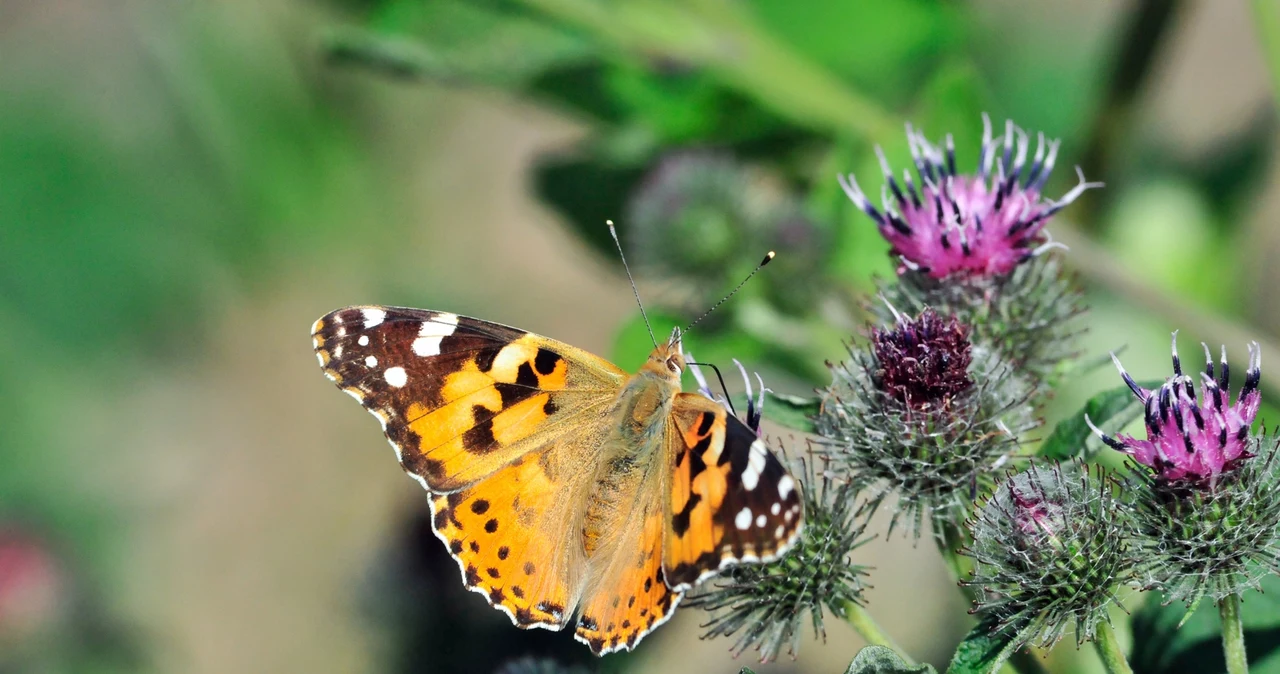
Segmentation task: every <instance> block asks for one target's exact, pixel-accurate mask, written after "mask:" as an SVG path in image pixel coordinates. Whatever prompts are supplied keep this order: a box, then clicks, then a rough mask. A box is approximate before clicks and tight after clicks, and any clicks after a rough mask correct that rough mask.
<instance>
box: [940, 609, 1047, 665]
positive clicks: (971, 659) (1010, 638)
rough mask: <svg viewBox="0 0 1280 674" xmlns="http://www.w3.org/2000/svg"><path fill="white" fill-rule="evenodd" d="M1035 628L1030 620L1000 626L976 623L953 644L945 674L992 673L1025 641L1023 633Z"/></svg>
mask: <svg viewBox="0 0 1280 674" xmlns="http://www.w3.org/2000/svg"><path fill="white" fill-rule="evenodd" d="M1034 629H1035V627H1034V626H1033V625H1031V624H1030V623H1029V622H1028V623H1024V624H1009V625H1006V626H1004V627H1003V628H1000V629H997V628H995V627H993V626H992V625H989V624H986V623H980V624H978V626H976V627H974V628H973V629H972V630H970V631H969V634H968V635H967V636H965V638H964V641H961V642H960V645H959V646H956V652H955V655H953V656H951V664H949V665H947V671H946V674H995V673H996V672H998V671H1000V668H1001V667H1002V666H1004V663H1005V661H1007V660H1008V659H1009V657H1010V656H1011V655H1013V653H1014V651H1016V650H1017V649H1018V648H1019V646H1020V644H1021V643H1022V642H1023V641H1024V640H1025V639H1024V633H1025V632H1027V631H1029V630H1034Z"/></svg>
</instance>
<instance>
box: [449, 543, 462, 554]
mask: <svg viewBox="0 0 1280 674" xmlns="http://www.w3.org/2000/svg"><path fill="white" fill-rule="evenodd" d="M449 552H452V553H453V554H455V555H457V554H461V553H462V541H460V540H457V539H454V540H452V541H449Z"/></svg>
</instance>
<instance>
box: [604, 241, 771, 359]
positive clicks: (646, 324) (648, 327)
mask: <svg viewBox="0 0 1280 674" xmlns="http://www.w3.org/2000/svg"><path fill="white" fill-rule="evenodd" d="M604 222H605V224H607V225H609V233H610V234H612V235H613V245H615V246H617V247H618V257H620V258H622V268H623V269H625V270H627V280H628V281H630V282H631V293H632V294H633V295H635V296H636V304H638V305H640V316H641V317H642V318H644V327H645V329H646V330H648V331H649V341H651V342H653V348H655V349H656V348H658V340H657V338H655V337H654V336H653V326H652V325H649V315H648V314H646V313H645V312H644V303H643V302H641V301H640V291H639V290H637V289H636V280H635V279H634V278H632V277H631V267H628V266H627V256H626V255H623V254H622V243H621V242H619V241H618V230H617V229H615V228H614V226H613V221H612V220H605V221H604ZM769 254H770V255H773V253H769ZM753 273H754V272H753ZM747 278H751V277H750V276H748V277H747ZM713 308H714V307H713ZM708 313H710V312H708ZM695 322H696V321H695Z"/></svg>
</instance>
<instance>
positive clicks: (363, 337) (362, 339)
mask: <svg viewBox="0 0 1280 674" xmlns="http://www.w3.org/2000/svg"><path fill="white" fill-rule="evenodd" d="M356 343H357V344H359V345H360V346H369V335H360V339H357V340H356Z"/></svg>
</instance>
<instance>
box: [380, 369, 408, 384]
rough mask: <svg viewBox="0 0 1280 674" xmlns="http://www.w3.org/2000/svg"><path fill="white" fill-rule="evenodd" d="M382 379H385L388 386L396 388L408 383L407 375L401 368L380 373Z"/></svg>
mask: <svg viewBox="0 0 1280 674" xmlns="http://www.w3.org/2000/svg"><path fill="white" fill-rule="evenodd" d="M382 378H383V379H386V380H387V383H388V384H390V385H392V386H394V387H396V388H401V387H403V386H404V385H405V384H407V383H409V374H408V373H407V372H405V371H404V368H402V367H389V368H387V371H386V372H383V373H382Z"/></svg>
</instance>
